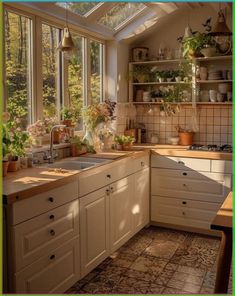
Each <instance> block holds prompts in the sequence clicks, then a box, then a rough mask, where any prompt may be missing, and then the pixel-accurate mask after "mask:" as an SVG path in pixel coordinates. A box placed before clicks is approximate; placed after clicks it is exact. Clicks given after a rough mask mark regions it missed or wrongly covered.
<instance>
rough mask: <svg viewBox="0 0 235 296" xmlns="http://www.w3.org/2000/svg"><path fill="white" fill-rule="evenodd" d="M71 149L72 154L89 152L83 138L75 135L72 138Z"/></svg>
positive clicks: (77, 154)
mask: <svg viewBox="0 0 235 296" xmlns="http://www.w3.org/2000/svg"><path fill="white" fill-rule="evenodd" d="M70 144H71V145H70V151H71V156H73V157H75V156H79V155H81V154H85V153H86V152H87V148H86V144H85V143H84V142H83V141H82V140H81V138H80V137H79V136H74V137H72V138H71V139H70Z"/></svg>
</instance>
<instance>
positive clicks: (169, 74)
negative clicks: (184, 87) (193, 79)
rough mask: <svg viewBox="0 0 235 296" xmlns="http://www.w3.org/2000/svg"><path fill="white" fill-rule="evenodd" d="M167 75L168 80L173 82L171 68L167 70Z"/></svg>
mask: <svg viewBox="0 0 235 296" xmlns="http://www.w3.org/2000/svg"><path fill="white" fill-rule="evenodd" d="M165 77H166V81H167V82H171V81H172V78H173V71H171V70H167V71H165Z"/></svg>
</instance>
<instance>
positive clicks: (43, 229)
mask: <svg viewBox="0 0 235 296" xmlns="http://www.w3.org/2000/svg"><path fill="white" fill-rule="evenodd" d="M78 213H79V204H78V200H75V201H73V202H70V203H68V204H66V205H63V206H60V207H58V208H56V209H53V210H51V211H49V212H47V213H45V214H42V215H40V216H38V217H35V218H33V219H30V220H28V221H26V222H23V223H21V224H18V225H16V226H15V227H13V238H14V258H15V271H19V270H20V269H22V268H23V267H25V266H27V265H29V264H31V263H33V262H34V261H35V260H37V259H39V258H40V257H41V256H43V255H44V254H45V252H49V251H51V250H53V249H55V248H57V247H58V246H59V245H60V244H62V243H63V242H65V241H67V240H69V239H71V238H73V237H75V236H78V235H79V216H78V215H79V214H78Z"/></svg>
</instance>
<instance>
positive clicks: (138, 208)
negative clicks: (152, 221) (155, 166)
mask: <svg viewBox="0 0 235 296" xmlns="http://www.w3.org/2000/svg"><path fill="white" fill-rule="evenodd" d="M134 184H135V185H134V196H133V204H132V214H133V219H134V232H135V233H136V232H138V231H139V230H140V229H141V228H143V227H144V226H145V225H146V224H148V222H149V169H148V168H146V169H144V170H141V171H139V172H137V173H136V174H135V175H134Z"/></svg>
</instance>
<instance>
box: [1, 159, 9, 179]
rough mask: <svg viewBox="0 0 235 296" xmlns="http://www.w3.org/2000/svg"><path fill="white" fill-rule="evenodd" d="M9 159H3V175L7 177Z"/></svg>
mask: <svg viewBox="0 0 235 296" xmlns="http://www.w3.org/2000/svg"><path fill="white" fill-rule="evenodd" d="M8 166H9V161H2V175H3V177H6V175H7V171H8Z"/></svg>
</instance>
